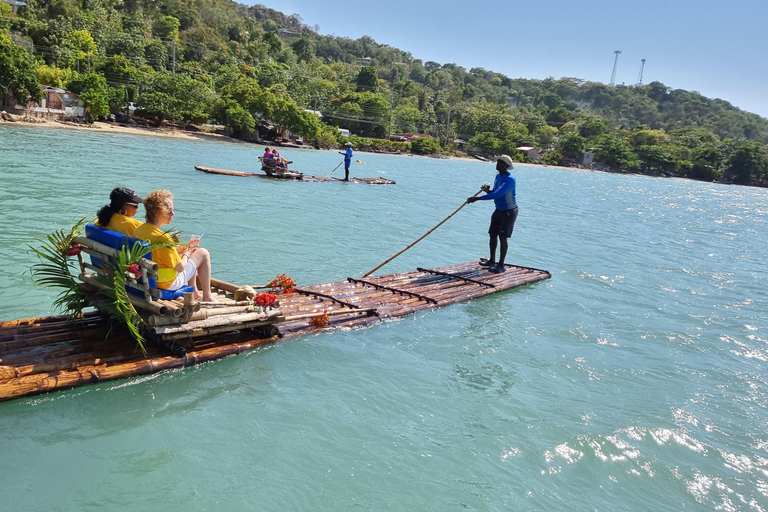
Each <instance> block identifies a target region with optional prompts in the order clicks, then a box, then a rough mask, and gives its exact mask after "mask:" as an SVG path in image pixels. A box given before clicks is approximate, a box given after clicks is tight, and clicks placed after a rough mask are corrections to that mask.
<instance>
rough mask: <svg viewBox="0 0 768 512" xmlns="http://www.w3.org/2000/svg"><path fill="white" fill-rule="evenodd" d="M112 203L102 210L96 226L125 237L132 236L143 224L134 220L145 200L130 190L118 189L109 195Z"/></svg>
mask: <svg viewBox="0 0 768 512" xmlns="http://www.w3.org/2000/svg"><path fill="white" fill-rule="evenodd" d="M109 201H110V203H109V204H107V205H104V206H103V207H102V208H101V209H100V210H99V213H98V214H97V215H98V218H97V219H96V225H97V226H99V227H100V228H104V229H109V230H111V231H116V232H118V233H122V234H124V235H128V236H132V235H133V232H134V231H135V230H136V228H137V227H139V226H141V225H142V224H143V223H142V222H141V221H140V220H138V219H134V218H133V217H134V216H135V215H136V212H138V211H139V204H141V203H143V202H144V200H143V199H142V198H140V197H139V196H137V195H136V192H134V191H133V190H131V189H129V188H124V187H118V188H116V189H114V190H113V191H112V192H111V193H110V194H109Z"/></svg>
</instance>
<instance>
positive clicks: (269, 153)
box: [261, 148, 272, 160]
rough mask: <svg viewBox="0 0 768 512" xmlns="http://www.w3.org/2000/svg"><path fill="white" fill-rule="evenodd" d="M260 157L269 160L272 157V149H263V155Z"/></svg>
mask: <svg viewBox="0 0 768 512" xmlns="http://www.w3.org/2000/svg"><path fill="white" fill-rule="evenodd" d="M261 158H263V159H264V160H271V159H272V150H271V149H269V148H267V149H266V150H264V156H262V157H261Z"/></svg>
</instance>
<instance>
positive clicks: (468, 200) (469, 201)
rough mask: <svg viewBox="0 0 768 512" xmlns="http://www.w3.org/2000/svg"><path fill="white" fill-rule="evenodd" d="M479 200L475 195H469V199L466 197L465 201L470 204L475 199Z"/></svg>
mask: <svg viewBox="0 0 768 512" xmlns="http://www.w3.org/2000/svg"><path fill="white" fill-rule="evenodd" d="M479 200H480V198H479V197H477V196H472V197H470V198H469V199H467V202H468V203H470V204H471V203H474V202H475V201H479Z"/></svg>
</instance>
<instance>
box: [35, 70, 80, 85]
mask: <svg viewBox="0 0 768 512" xmlns="http://www.w3.org/2000/svg"><path fill="white" fill-rule="evenodd" d="M71 76H72V70H69V69H61V68H57V67H55V66H47V65H45V64H40V65H39V66H38V67H37V81H38V82H40V83H41V84H42V85H50V86H51V87H62V88H63V87H66V85H67V82H69V79H70V77H71Z"/></svg>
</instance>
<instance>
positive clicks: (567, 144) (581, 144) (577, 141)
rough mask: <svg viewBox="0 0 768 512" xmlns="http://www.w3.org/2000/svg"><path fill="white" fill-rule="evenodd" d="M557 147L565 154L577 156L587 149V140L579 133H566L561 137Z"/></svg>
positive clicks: (572, 156)
mask: <svg viewBox="0 0 768 512" xmlns="http://www.w3.org/2000/svg"><path fill="white" fill-rule="evenodd" d="M557 149H558V151H560V152H561V153H562V154H563V155H565V156H569V157H571V158H576V157H578V156H579V155H581V154H582V153H583V152H584V150H586V149H587V141H586V140H585V139H584V137H582V136H581V135H579V134H578V133H566V134H563V135H562V136H561V137H560V140H559V141H558V143H557Z"/></svg>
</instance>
